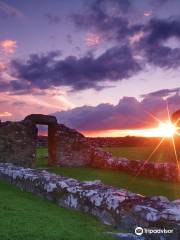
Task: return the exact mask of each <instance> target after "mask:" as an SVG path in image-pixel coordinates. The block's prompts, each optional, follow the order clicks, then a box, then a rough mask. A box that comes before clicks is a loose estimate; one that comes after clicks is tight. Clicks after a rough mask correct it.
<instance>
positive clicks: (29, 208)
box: [0, 181, 112, 240]
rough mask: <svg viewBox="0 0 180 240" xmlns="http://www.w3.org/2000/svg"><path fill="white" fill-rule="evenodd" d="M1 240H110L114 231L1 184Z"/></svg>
mask: <svg viewBox="0 0 180 240" xmlns="http://www.w3.org/2000/svg"><path fill="white" fill-rule="evenodd" d="M0 216H1V217H0V239H1V240H92V239H93V240H110V239H112V238H111V237H109V236H106V235H104V234H103V232H104V231H110V230H112V229H111V228H108V227H106V226H103V225H102V224H100V223H99V221H97V220H96V219H95V218H93V217H91V216H88V215H86V214H82V213H80V212H76V211H74V210H70V209H66V208H60V207H58V206H56V205H55V204H53V203H50V202H48V201H47V200H43V199H41V198H39V197H36V196H33V195H32V194H31V193H26V192H22V191H21V190H20V189H18V188H16V187H14V186H12V185H10V184H8V183H4V182H2V181H0Z"/></svg>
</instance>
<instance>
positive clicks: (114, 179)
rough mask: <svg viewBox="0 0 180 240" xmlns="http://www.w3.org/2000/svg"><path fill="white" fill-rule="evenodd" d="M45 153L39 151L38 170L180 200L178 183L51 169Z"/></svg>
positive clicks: (115, 173)
mask: <svg viewBox="0 0 180 240" xmlns="http://www.w3.org/2000/svg"><path fill="white" fill-rule="evenodd" d="M43 153H44V154H47V149H44V148H40V149H37V163H36V167H37V168H40V169H47V170H48V171H50V172H54V173H56V174H59V175H63V176H68V177H72V178H75V179H78V180H81V181H83V180H95V179H100V180H101V181H102V182H103V183H105V184H108V185H111V186H115V187H118V188H126V189H128V190H129V191H132V192H136V193H139V194H143V195H147V196H155V195H156V196H157V195H162V196H166V197H168V198H169V199H172V200H174V199H178V198H180V184H177V183H170V182H163V181H159V180H155V179H152V178H146V177H136V178H135V177H134V176H131V175H129V174H127V173H124V172H119V171H112V170H102V169H94V168H65V167H53V168H49V167H48V166H47V160H45V159H43Z"/></svg>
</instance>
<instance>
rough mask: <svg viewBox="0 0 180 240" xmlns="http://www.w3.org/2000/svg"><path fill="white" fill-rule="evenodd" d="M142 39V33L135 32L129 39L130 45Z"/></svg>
mask: <svg viewBox="0 0 180 240" xmlns="http://www.w3.org/2000/svg"><path fill="white" fill-rule="evenodd" d="M143 37H144V32H142V31H141V32H137V33H135V34H134V35H132V36H131V37H129V41H130V43H131V44H133V43H136V42H139V41H140V40H141V38H143Z"/></svg>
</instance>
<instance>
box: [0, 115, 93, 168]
mask: <svg viewBox="0 0 180 240" xmlns="http://www.w3.org/2000/svg"><path fill="white" fill-rule="evenodd" d="M36 124H43V125H48V165H50V166H75V167H78V166H88V165H90V160H91V158H90V157H91V155H90V145H89V144H88V142H87V140H86V138H85V137H84V136H83V135H82V134H80V133H79V132H77V131H75V130H73V129H70V128H68V127H66V126H65V125H62V124H58V123H57V120H56V118H55V117H54V116H49V115H42V114H31V115H29V116H27V117H26V118H25V119H24V120H23V121H21V122H4V123H0V162H10V163H14V164H17V165H20V166H25V167H32V166H33V163H34V161H35V152H36V140H37V133H38V131H37V128H36Z"/></svg>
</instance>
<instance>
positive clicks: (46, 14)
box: [0, 0, 180, 136]
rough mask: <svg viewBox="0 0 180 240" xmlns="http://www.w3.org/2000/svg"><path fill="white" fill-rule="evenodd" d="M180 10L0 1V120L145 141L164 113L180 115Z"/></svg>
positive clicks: (132, 0) (169, 2)
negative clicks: (44, 121)
mask: <svg viewBox="0 0 180 240" xmlns="http://www.w3.org/2000/svg"><path fill="white" fill-rule="evenodd" d="M179 9H180V1H179V0H144V1H142V0H88V1H85V0H61V1H60V0H29V1H24V0H6V1H5V0H3V1H0V29H1V30H0V119H1V120H2V121H5V120H20V119H23V118H24V117H25V116H26V115H28V114H31V113H43V114H53V115H55V116H56V117H57V118H58V120H59V122H60V123H65V124H67V125H68V126H69V127H72V128H76V129H78V130H80V131H81V132H83V133H84V134H86V135H87V136H107V135H108V136H124V135H147V136H148V132H146V133H147V134H145V133H144V131H146V130H145V129H154V128H156V127H158V124H159V122H158V120H157V119H160V120H161V121H167V104H168V107H169V109H170V112H173V111H175V110H177V109H179V108H180V12H179ZM148 131H151V134H149V136H150V135H153V134H152V133H153V130H148ZM156 133H157V132H156ZM156 133H155V134H154V135H156Z"/></svg>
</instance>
